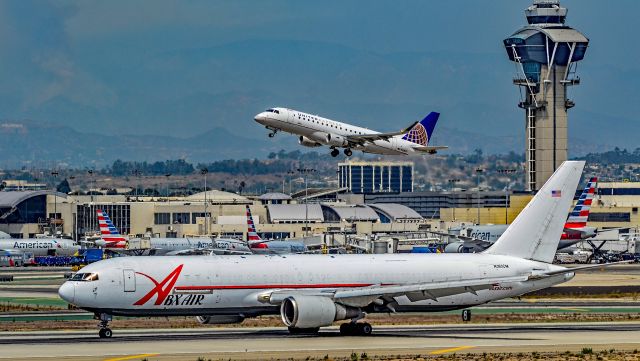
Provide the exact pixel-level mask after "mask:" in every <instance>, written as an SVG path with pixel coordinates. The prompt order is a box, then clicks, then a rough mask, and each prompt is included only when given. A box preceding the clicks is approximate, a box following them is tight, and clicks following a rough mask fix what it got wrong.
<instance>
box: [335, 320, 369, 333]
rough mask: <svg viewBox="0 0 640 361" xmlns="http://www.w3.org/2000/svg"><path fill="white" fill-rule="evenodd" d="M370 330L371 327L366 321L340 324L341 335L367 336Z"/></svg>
mask: <svg viewBox="0 0 640 361" xmlns="http://www.w3.org/2000/svg"><path fill="white" fill-rule="evenodd" d="M372 331H373V327H371V324H369V323H367V322H348V323H343V324H342V325H340V334H341V335H342V336H369V335H371V332H372Z"/></svg>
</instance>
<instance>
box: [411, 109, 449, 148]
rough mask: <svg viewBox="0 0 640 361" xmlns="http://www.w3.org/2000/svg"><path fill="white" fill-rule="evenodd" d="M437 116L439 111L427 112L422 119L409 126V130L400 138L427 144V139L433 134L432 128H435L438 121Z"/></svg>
mask: <svg viewBox="0 0 640 361" xmlns="http://www.w3.org/2000/svg"><path fill="white" fill-rule="evenodd" d="M439 117H440V113H437V112H431V113H429V115H427V116H426V117H424V119H422V120H421V121H419V122H418V123H416V124H415V125H414V126H413V128H411V130H410V131H409V132H408V133H407V134H405V135H404V136H403V137H402V139H404V140H408V141H410V142H412V143H416V144H419V145H423V146H426V145H427V144H429V140H430V139H431V136H432V135H433V130H434V129H435V128H436V123H437V122H438V118H439Z"/></svg>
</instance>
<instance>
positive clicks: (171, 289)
mask: <svg viewBox="0 0 640 361" xmlns="http://www.w3.org/2000/svg"><path fill="white" fill-rule="evenodd" d="M583 168H584V162H583V161H567V162H564V163H563V164H562V165H561V166H560V167H559V168H558V169H557V170H556V172H555V173H554V174H553V175H552V176H551V178H549V180H548V181H547V182H546V184H545V185H544V186H543V187H542V189H541V190H540V191H539V192H538V193H537V194H536V195H535V197H534V198H533V199H532V200H531V202H529V204H528V205H527V206H526V207H525V209H524V210H523V211H522V212H521V213H520V214H519V215H518V217H517V218H516V219H515V221H514V222H513V223H512V224H511V225H510V226H509V228H508V229H507V231H506V232H505V233H504V234H503V235H502V237H500V239H499V240H498V241H497V242H496V243H495V244H493V245H492V246H491V247H490V248H489V249H488V250H486V251H484V252H481V253H466V254H375V255H311V254H299V255H282V256H281V255H249V256H194V257H164V258H162V259H158V258H157V257H119V258H112V259H107V260H102V261H99V262H96V263H93V264H90V265H88V266H86V267H84V268H83V269H82V270H81V271H80V272H79V273H77V274H75V275H74V276H73V277H72V278H71V279H70V280H69V281H67V282H65V283H64V284H63V285H62V286H61V287H60V289H59V291H58V293H59V295H60V297H61V298H62V299H64V300H65V301H67V302H69V303H70V304H73V305H75V306H77V307H79V308H82V309H85V310H88V311H90V312H93V313H95V315H96V318H97V319H99V320H100V325H99V327H100V332H99V335H100V337H111V335H112V331H111V329H109V328H108V323H109V322H110V321H111V319H112V316H113V315H120V316H189V315H191V316H197V317H196V318H197V320H198V321H200V322H201V323H207V324H215V323H236V322H242V321H243V320H244V319H245V318H247V317H256V316H259V315H265V314H280V316H281V319H282V322H283V324H284V325H285V326H287V327H288V328H289V330H290V332H291V333H300V332H317V331H318V330H319V328H320V327H323V326H329V325H331V324H333V322H335V321H339V320H351V322H347V323H344V324H342V325H341V326H340V332H341V333H342V334H345V335H354V334H360V335H365V334H370V333H371V331H372V327H371V325H370V324H368V323H366V322H357V321H359V320H360V319H362V318H363V317H365V315H366V314H367V313H371V312H385V313H387V312H412V311H415V312H428V311H445V310H455V309H465V308H468V307H472V306H476V305H480V304H483V303H487V302H491V301H495V300H499V299H503V298H507V297H515V296H519V295H522V294H525V293H528V292H531V291H535V290H539V289H543V288H547V287H550V286H553V285H556V284H560V283H563V282H566V281H568V280H570V279H572V278H573V277H574V275H575V272H576V271H578V270H583V269H587V268H592V267H602V265H588V266H581V267H575V268H565V267H561V266H558V265H554V264H552V263H551V262H552V261H553V258H554V255H555V253H556V249H557V248H558V241H559V240H560V235H561V234H562V230H563V228H564V220H565V212H566V210H567V209H568V208H569V207H570V205H571V203H572V200H573V195H574V193H575V189H576V187H577V186H578V181H579V179H580V175H581V173H582V170H583ZM467 311H468V310H467ZM466 314H467V315H469V314H470V313H469V312H466Z"/></svg>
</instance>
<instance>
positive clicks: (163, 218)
mask: <svg viewBox="0 0 640 361" xmlns="http://www.w3.org/2000/svg"><path fill="white" fill-rule="evenodd" d="M170 216H171V215H170V214H169V213H154V214H153V223H155V224H171V218H170Z"/></svg>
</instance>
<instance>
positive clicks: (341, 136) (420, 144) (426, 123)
mask: <svg viewBox="0 0 640 361" xmlns="http://www.w3.org/2000/svg"><path fill="white" fill-rule="evenodd" d="M439 116H440V114H439V113H436V112H432V113H430V114H429V115H427V116H426V117H425V118H424V119H422V120H421V121H419V122H415V123H413V124H411V125H410V126H409V127H407V128H406V129H404V130H400V131H398V132H393V133H380V132H376V131H373V130H371V129H367V128H362V127H357V126H355V125H351V124H347V123H341V122H337V121H335V120H331V119H327V118H323V117H320V116H317V115H313V114H308V113H304V112H300V111H297V110H293V109H287V108H270V109H267V110H265V111H264V112H262V113H260V114H257V115H256V116H255V121H256V122H258V123H260V124H262V125H264V126H265V127H266V128H267V129H269V130H271V133H269V137H273V136H275V135H276V133H277V132H278V131H284V132H287V133H291V134H294V135H297V136H298V141H299V143H300V144H301V145H303V146H305V147H320V146H329V148H331V155H332V156H333V157H337V156H338V154H340V151H339V150H338V148H344V154H345V155H346V156H348V157H350V156H351V155H352V154H353V152H352V149H355V150H360V151H362V152H364V153H375V154H388V155H407V154H415V153H427V154H435V153H436V152H437V151H438V150H440V149H446V148H447V147H445V146H430V145H429V140H431V137H432V136H433V130H434V129H435V127H436V123H437V122H438V117H439Z"/></svg>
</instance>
